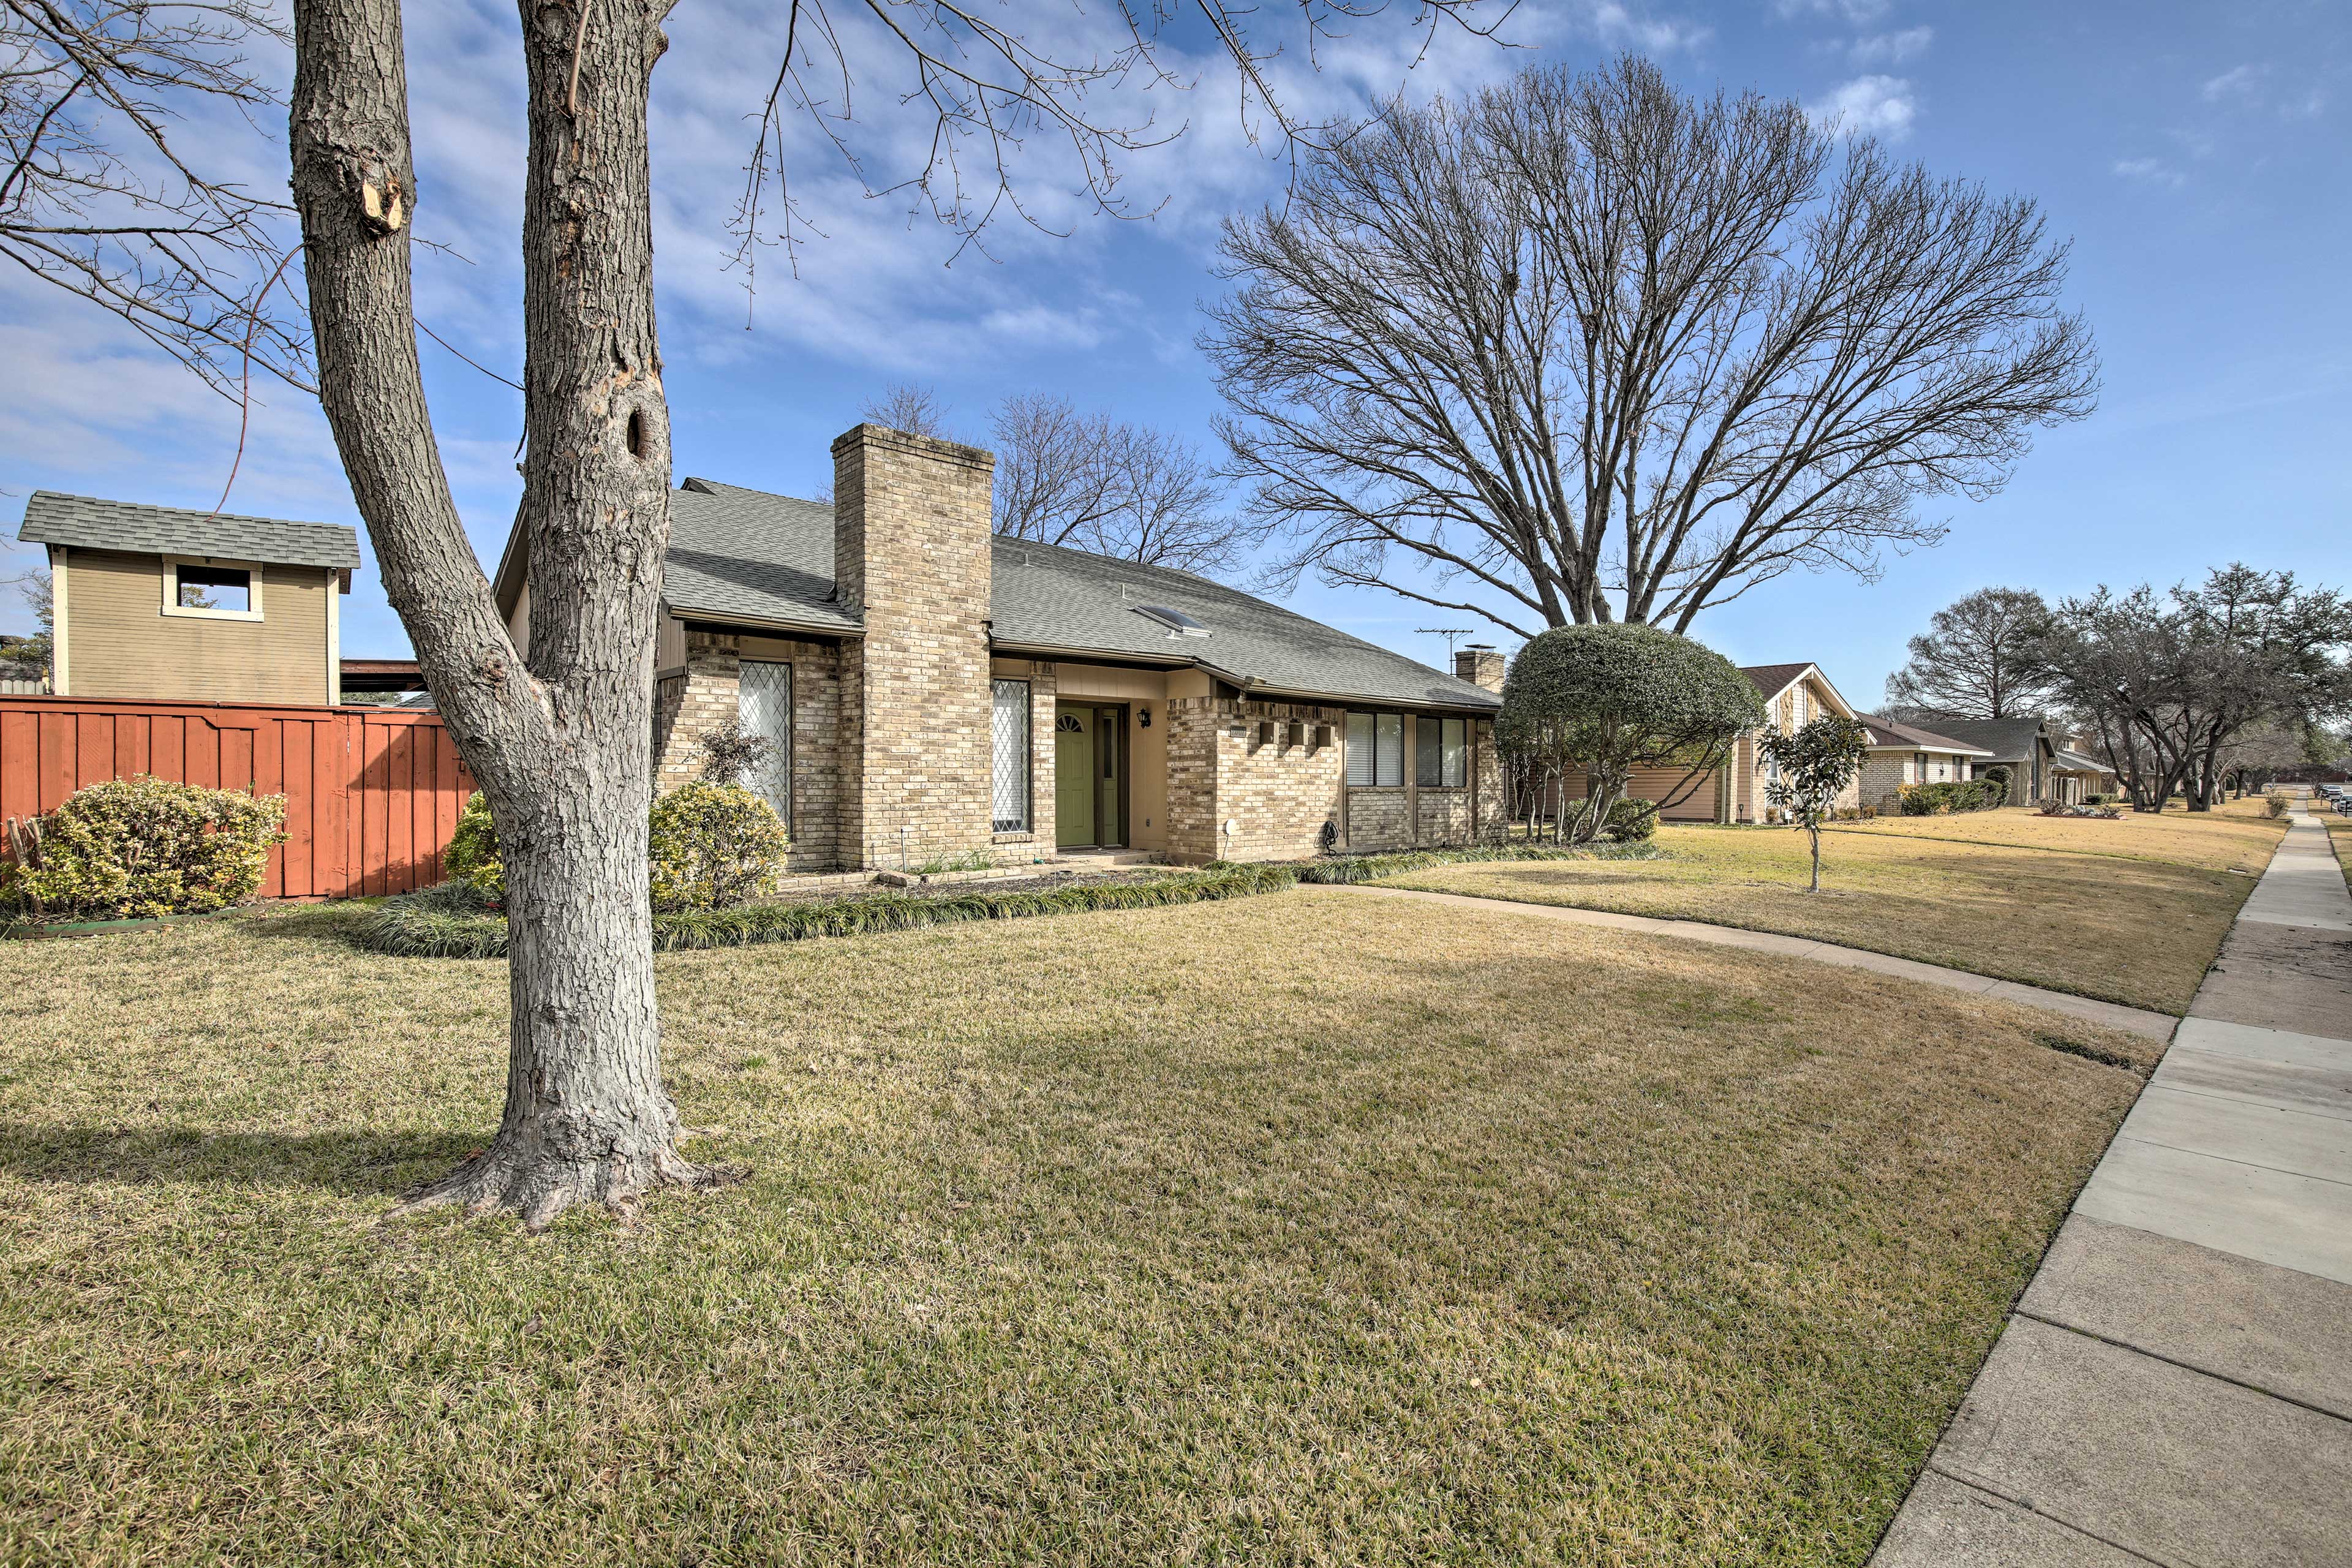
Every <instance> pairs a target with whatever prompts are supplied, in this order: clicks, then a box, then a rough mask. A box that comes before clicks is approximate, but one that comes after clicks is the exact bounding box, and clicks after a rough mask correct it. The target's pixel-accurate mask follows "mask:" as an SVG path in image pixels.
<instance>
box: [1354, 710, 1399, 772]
mask: <svg viewBox="0 0 2352 1568" xmlns="http://www.w3.org/2000/svg"><path fill="white" fill-rule="evenodd" d="M1348 782H1349V784H1353V785H1355V786H1357V787H1358V788H1365V787H1377V788H1381V789H1393V788H1400V787H1402V785H1403V784H1404V715H1403V714H1402V713H1350V714H1349V715H1348Z"/></svg>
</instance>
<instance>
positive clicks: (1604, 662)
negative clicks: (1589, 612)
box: [1496, 622, 1764, 840]
mask: <svg viewBox="0 0 2352 1568" xmlns="http://www.w3.org/2000/svg"><path fill="white" fill-rule="evenodd" d="M1763 721H1764V702H1763V699H1762V698H1760V697H1759V696H1758V695H1757V692H1756V686H1755V683H1754V682H1753V681H1751V680H1749V679H1748V678H1747V677H1746V676H1744V675H1742V674H1740V673H1739V671H1738V668H1736V667H1734V666H1733V664H1732V663H1731V661H1730V660H1729V659H1727V658H1724V657H1723V656H1722V655H1721V654H1719V653H1717V652H1715V651H1714V650H1712V649H1710V648H1708V647H1705V646H1703V645H1701V644H1699V643H1696V642H1693V641H1691V640H1690V639H1689V638H1688V637H1676V636H1675V634H1674V633H1672V632H1668V631H1662V630H1660V629H1659V628H1658V627H1656V626H1629V625H1626V624H1623V623H1620V622H1612V623H1610V624H1608V625H1605V626H1555V627H1553V628H1552V629H1551V630H1549V631H1547V632H1544V633H1541V634H1540V635H1538V636H1537V637H1533V638H1531V639H1530V640H1529V641H1528V645H1527V647H1523V648H1521V649H1520V650H1519V656H1518V658H1516V659H1514V660H1512V661H1511V671H1510V675H1509V677H1508V678H1507V679H1506V680H1505V681H1504V683H1503V709H1502V711H1501V713H1500V714H1498V715H1497V716H1496V740H1497V742H1499V743H1500V745H1501V748H1502V750H1503V752H1504V753H1505V754H1506V755H1507V756H1508V757H1511V758H1513V759H1517V760H1521V761H1523V762H1524V763H1526V764H1527V765H1528V768H1529V769H1530V771H1531V773H1533V774H1534V775H1535V776H1536V777H1537V778H1538V779H1549V780H1551V781H1553V782H1559V781H1561V780H1564V779H1569V778H1572V777H1575V776H1578V775H1581V777H1582V779H1583V784H1584V793H1585V795H1586V797H1587V800H1588V801H1589V803H1590V807H1591V809H1589V810H1587V811H1586V812H1584V813H1582V814H1580V815H1576V814H1570V813H1568V812H1567V811H1565V809H1564V810H1563V812H1562V816H1561V823H1560V826H1561V828H1562V835H1561V836H1562V837H1567V838H1570V839H1575V840H1586V839H1590V838H1591V837H1594V836H1595V835H1596V834H1598V833H1599V832H1600V831H1601V829H1603V828H1604V827H1606V826H1609V825H1610V824H1612V823H1613V822H1614V821H1616V816H1615V805H1616V803H1617V802H1618V801H1619V800H1620V799H1622V797H1623V795H1624V793H1625V786H1626V784H1628V782H1630V780H1631V779H1632V777H1633V773H1635V772H1636V771H1637V770H1641V769H1645V768H1679V769H1682V770H1684V779H1683V783H1682V785H1681V786H1680V789H1679V790H1678V792H1677V793H1680V792H1681V791H1687V790H1688V789H1689V788H1692V787H1695V786H1696V783H1697V781H1698V780H1699V779H1700V778H1702V777H1704V776H1705V775H1706V774H1707V773H1712V772H1713V771H1715V770H1716V769H1717V768H1718V767H1721V766H1722V765H1723V763H1724V762H1725V761H1726V760H1727V758H1728V757H1729V756H1730V754H1731V747H1732V743H1733V742H1735V741H1736V740H1737V739H1738V737H1739V736H1740V735H1741V734H1742V733H1744V732H1746V731H1748V730H1751V729H1753V728H1754V727H1755V726H1757V725H1759V724H1760V723H1762V722H1763ZM1537 793H1538V794H1539V793H1540V789H1539V788H1538V791H1537ZM1604 803H1606V804H1607V805H1608V806H1609V808H1610V814H1609V815H1608V816H1605V817H1603V818H1602V819H1601V821H1598V822H1595V821H1593V820H1591V816H1592V812H1594V811H1598V810H1600V809H1601V805H1603V804H1604Z"/></svg>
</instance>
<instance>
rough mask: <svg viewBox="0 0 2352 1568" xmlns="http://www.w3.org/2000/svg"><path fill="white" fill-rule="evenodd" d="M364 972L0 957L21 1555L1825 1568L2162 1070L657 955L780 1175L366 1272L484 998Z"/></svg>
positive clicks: (1178, 940) (1251, 909)
mask: <svg viewBox="0 0 2352 1568" xmlns="http://www.w3.org/2000/svg"><path fill="white" fill-rule="evenodd" d="M339 919H341V915H339V914H338V913H337V912H334V911H318V910H311V911H296V912H286V913H278V914H274V915H268V916H261V917H245V918H238V919H234V920H229V921H215V922H210V923H204V924H196V925H190V926H181V927H176V928H173V929H170V930H167V931H158V932H153V933H149V934H143V935H139V936H134V937H116V938H110V939H101V940H93V941H86V942H47V943H37V944H36V943H0V1017H5V1030H0V1237H5V1246H0V1562H30V1561H36V1560H38V1561H74V1562H105V1563H191V1562H205V1561H215V1562H233V1563H328V1562H357V1561H363V1560H364V1561H381V1562H401V1563H428V1562H430V1563H443V1562H447V1563H459V1562H462V1563H558V1562H561V1563H582V1562H646V1563H688V1562H692V1563H705V1564H711V1563H768V1562H781V1563H958V1564H980V1563H1147V1562H1148V1563H1190V1562H1226V1563H1240V1562H1251V1563H1259V1562H1282V1563H1562V1562H1567V1563H1604V1564H1634V1563H1641V1564H1654V1563H1678V1564H1680V1563H1686V1564H1720V1563H1851V1564H1859V1563H1862V1562H1863V1561H1864V1559H1865V1558H1866V1556H1867V1554H1868V1552H1869V1551H1870V1548H1871V1545H1872V1543H1873V1542H1874V1539H1875V1537H1876V1535H1877V1532H1878V1531H1879V1530H1880V1529H1881V1527H1882V1526H1883V1524H1884V1522H1885V1520H1886V1519H1887V1517H1888V1516H1889V1515H1890V1513H1891V1511H1892V1510H1893V1509H1894V1508H1895V1504H1896V1503H1897V1502H1898V1501H1899V1500H1900V1499H1901V1497H1902V1495H1903V1493H1904V1490H1905V1489H1906V1486H1907V1485H1908V1483H1909V1482H1910V1480H1911V1479H1912V1476H1913V1474H1914V1473H1915V1471H1916V1468H1917V1466H1918V1465H1919V1464H1920V1463H1921V1462H1922V1461H1923V1460H1924V1458H1925V1457H1926V1455H1927V1450H1928V1448H1929V1447H1931V1445H1932V1444H1933V1442H1934V1440H1935V1437H1936V1435H1937V1431H1938V1429H1939V1427H1940V1425H1941V1423H1942V1422H1943V1421H1944V1419H1945V1418H1946V1417H1947V1415H1948V1413H1949V1411H1950V1410H1951V1409H1952V1408H1953V1406H1954V1405H1955V1404H1956V1403H1957V1401H1958V1398H1959V1395H1960V1394H1961V1391H1962V1389H1963V1388H1964V1387H1965V1385H1966V1384H1967V1382H1968V1380H1969V1376H1970V1375H1971V1374H1972V1373H1973V1372H1974V1370H1975V1368H1976V1366H1977V1363H1978V1362H1979V1358H1980V1357H1981V1356H1982V1354H1983V1353H1984V1352H1985V1350H1986V1348H1987V1347H1988V1346H1989V1344H1990V1342H1991V1340H1992V1338H1993V1337H1994V1336H1995V1334H1996V1333H1997V1332H1998V1331H1999V1329H2000V1323H2001V1321H2002V1319H2003V1316H2004V1314H2005V1312H2006V1310H2007V1308H2008V1305H2009V1303H2010V1301H2011V1299H2012V1297H2013V1296H2014V1294H2015V1292H2016V1291H2017V1290H2018V1289H2020V1288H2021V1286H2022V1284H2023V1282H2024V1281H2025V1279H2026V1278H2027V1277H2028V1275H2029V1274H2030V1273H2031V1271H2032V1268H2033V1267H2034V1264H2035V1262H2036V1259H2037V1258H2039V1256H2040V1253H2041V1251H2042V1247H2043V1245H2044V1243H2045V1241H2046V1239H2047V1237H2049V1235H2050V1233H2051V1231H2052V1230H2053V1227H2054V1226H2055V1225H2056V1224H2057V1222H2058V1219H2059V1218H2060V1216H2061V1215H2062V1214H2063V1211H2064V1209H2065V1207H2066V1205H2067V1203H2068V1201H2069V1199H2070V1197H2071V1195H2072V1194H2073V1193H2074V1189H2075V1187H2076V1185H2077V1184H2079V1182H2080V1181H2081V1180H2082V1179H2083V1177H2084V1173H2086V1172H2087V1171H2088V1169H2089V1167H2090V1165H2091V1164H2092V1163H2093V1162H2094V1161H2095V1159H2096V1157H2097V1155H2098V1153H2099V1152H2100V1150H2101V1149H2102V1148H2103V1147H2104V1146H2105V1142H2106V1141H2107V1139H2108V1137H2109V1135H2110V1133H2111V1132H2112V1131H2113V1129H2114V1127H2115V1125H2116V1122H2117V1121H2118V1120H2119V1119H2120V1118H2121V1116H2122V1114H2123V1112H2124V1110H2126V1107H2127V1106H2128V1104H2129V1102H2130V1100H2131V1099H2132V1097H2133V1095H2134V1093H2135V1091H2136V1090H2137V1087H2138V1080H2137V1079H2136V1078H2135V1076H2134V1075H2133V1074H2132V1073H2130V1072H2128V1071H2124V1070H2120V1069H2118V1068H2113V1067H2104V1066H2100V1065H2098V1064H2096V1063H2095V1062H2093V1061H2090V1060H2085V1059H2084V1058H2082V1057H2081V1056H2078V1055H2074V1054H2069V1053H2068V1052H2067V1051H2065V1050H2063V1049H2057V1048H2052V1047H2057V1046H2074V1047H2088V1048H2090V1049H2094V1050H2099V1051H2111V1052H2121V1053H2127V1054H2130V1055H2132V1057H2133V1059H2135V1060H2138V1061H2142V1062H2145V1061H2146V1060H2147V1058H2148V1056H2149V1054H2150V1053H2151V1051H2152V1047H2151V1046H2150V1044H2149V1043H2148V1042H2147V1041H2144V1040H2139V1039H2136V1038H2134V1037H2126V1036H2121V1035H2115V1034H2109V1033H2105V1032H2102V1031H2098V1030H2095V1029H2093V1028H2090V1027H2089V1026H2084V1025H2082V1024H2079V1023H2074V1022H2071V1021H2066V1020H2062V1019H2059V1018H2057V1017H2056V1016H2053V1015H2047V1014H2042V1013H2037V1012H2033V1011H2030V1010H2025V1009H2021V1008H2016V1007H2011V1006H2008V1005H2001V1004H1997V1003H1988V1002H1983V1001H1979V1000H1978V999H1974V998H1969V997H1965V996H1958V995H1954V994H1948V993H1943V992H1940V991H1937V990H1935V989H1933V988H1930V987H1924V986H1914V985H1909V984H1905V983H1902V982H1899V981H1894V980H1887V979H1883V978H1880V977H1877V976H1873V975H1868V974H1864V973H1853V972H1845V971H1839V970H1832V969H1827V968H1821V967H1809V968H1807V969H1805V970H1804V971H1803V972H1802V973H1801V975H1799V976H1795V977H1792V975H1791V973H1790V970H1789V966H1788V965H1787V964H1785V963H1779V962H1774V961H1771V960H1769V959H1765V958H1762V957H1760V956H1759V955H1755V954H1749V953H1742V952H1728V951H1718V950H1712V949H1702V948H1698V947H1695V946H1693V945H1692V944H1689V943H1682V942H1672V941H1664V940H1657V939H1650V938H1642V937H1633V936H1625V935H1620V934H1617V933H1612V932H1605V931H1580V930H1567V929H1562V928H1560V927H1558V926H1556V925H1552V924H1549V923H1545V922H1538V921H1528V920H1526V919H1524V918H1522V917H1519V916H1517V915H1515V914H1513V913H1511V912H1510V911H1507V910H1494V911H1492V912H1489V911H1485V910H1466V911H1465V910H1457V909H1454V908H1444V909H1437V908H1423V907H1419V906H1415V907H1410V908H1404V909H1399V908H1397V907H1396V906H1395V905H1393V904H1391V903H1388V902H1378V901H1375V900H1367V899H1363V898H1361V897H1360V896H1359V895H1356V894H1352V893H1349V892H1347V891H1345V890H1339V889H1328V890H1327V889H1316V890H1306V889H1301V890H1297V891H1292V892H1287V893H1283V894H1278V895H1274V896H1269V897H1264V898H1256V899H1251V900H1241V901H1238V902H1234V903H1225V904H1209V905H1199V906H1192V907H1188V908H1181V909H1167V910H1146V911H1139V912H1132V913H1122V914H1108V915H1105V914H1093V915H1075V916H1066V917H1059V918H1052V919H1038V920H1030V921H1018V922H1005V923H1001V924H991V925H984V926H961V927H955V928H949V929H944V930H940V931H923V932H913V933H907V934H902V935H896V936H880V937H868V938H859V939H855V940H849V941H833V942H810V943H803V944H799V945H794V946H790V947H767V948H757V949H748V950H739V951H734V952H708V953H690V954H679V955H676V956H671V957H666V958H664V959H662V960H660V961H659V975H660V983H661V987H662V994H663V1003H664V1006H665V1009H666V1014H667V1028H668V1031H669V1033H668V1051H669V1064H670V1073H671V1079H672V1084H673V1088H674V1090H675V1092H676V1094H677V1099H678V1101H679V1104H680V1108H681V1110H682V1111H683V1113H684V1114H685V1116H686V1118H687V1120H688V1121H689V1123H691V1124H693V1125H696V1126H698V1127H702V1128H706V1129H708V1130H709V1131H707V1132H706V1133H705V1134H704V1135H703V1136H701V1137H700V1138H699V1139H698V1141H697V1142H696V1144H695V1146H694V1147H695V1150H696V1152H698V1155H701V1156H703V1157H708V1158H713V1159H723V1160H730V1161H737V1162H741V1163H745V1164H748V1165H749V1166H750V1167H751V1173H752V1174H751V1178H750V1180H749V1181H747V1182H746V1183H744V1184H740V1185H737V1186H733V1187H730V1188H726V1189H723V1190H721V1191H719V1192H716V1193H712V1194H696V1195H673V1196H669V1197H665V1198H662V1199H659V1200H657V1201H656V1202H654V1203H652V1204H650V1205H647V1207H646V1210H645V1212H644V1214H643V1215H642V1218H641V1220H640V1222H639V1223H638V1224H637V1225H636V1226H635V1228H634V1229H623V1228H620V1227H618V1226H616V1225H615V1224H614V1222H613V1221H612V1220H610V1219H609V1218H607V1217H605V1216H604V1215H572V1216H567V1217H566V1218H565V1219H564V1220H562V1222H560V1223H559V1224H558V1226H556V1227H555V1228H554V1229H553V1230H552V1231H551V1233H550V1234H549V1235H547V1236H546V1237H541V1238H538V1239H536V1240H524V1239H521V1238H520V1237H518V1235H517V1233H516V1231H515V1229H514V1226H512V1224H511V1223H510V1222H505V1221H491V1222H483V1223H478V1224H468V1223H467V1222H465V1221H463V1220H462V1219H460V1218H458V1217H457V1216H456V1215H427V1216H422V1217H420V1218H418V1219H415V1220H412V1221H407V1222H403V1223H400V1224H397V1225H395V1226H390V1227H383V1228H380V1227H378V1226H375V1225H373V1223H372V1222H373V1218H374V1216H376V1215H380V1214H382V1213H383V1210H384V1209H385V1208H386V1207H387V1206H389V1205H390V1203H391V1201H392V1198H393V1195H394V1194H396V1193H398V1192H399V1191H400V1190H402V1189H403V1188H404V1187H405V1186H407V1185H408V1184H412V1183H414V1182H415V1181H417V1180H419V1179H420V1178H423V1177H425V1176H427V1175H430V1174H434V1173H438V1172H439V1171H441V1170H443V1169H445V1168H446V1167H447V1166H448V1165H449V1164H450V1163H453V1162H455V1161H456V1160H457V1159H459V1158H460V1157H462V1156H463V1155H464V1154H465V1153H466V1152H467V1151H468V1150H469V1149H471V1148H474V1147H477V1146H478V1145H479V1144H480V1143H481V1142H483V1141H484V1140H485V1139H486V1138H487V1136H488V1133H489V1131H490V1130H491V1126H492V1123H493V1121H494V1119H495V1115H496V1109H495V1108H496V1105H497V1097H498V1091H499V1081H500V1077H501V1074H502V1072H503V1068H504V1052H505V1047H504V1039H503V1032H504V1016H505V1011H506V1005H507V1001H506V989H505V975H504V971H503V968H502V966H500V965H499V964H497V963H461V962H453V961H433V960H402V959H392V958H382V957H375V956H371V955H366V954H362V953H358V952H354V951H352V950H351V949H350V948H348V947H347V946H345V945H344V944H343V943H341V942H340V941H338V940H336V939H335V937H334V935H333V930H334V928H335V926H336V923H337V921H339ZM1792 978H1795V979H1797V980H1801V984H1792V983H1791V982H1792Z"/></svg>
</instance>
